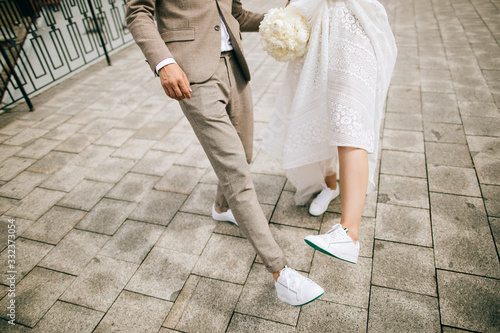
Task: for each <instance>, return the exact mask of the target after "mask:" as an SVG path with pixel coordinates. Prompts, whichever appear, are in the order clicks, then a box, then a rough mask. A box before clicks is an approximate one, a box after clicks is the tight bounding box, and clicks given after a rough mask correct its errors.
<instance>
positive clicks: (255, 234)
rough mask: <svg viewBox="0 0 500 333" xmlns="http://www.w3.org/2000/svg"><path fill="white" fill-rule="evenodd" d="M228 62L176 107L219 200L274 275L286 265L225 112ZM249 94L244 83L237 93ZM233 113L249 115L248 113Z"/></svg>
mask: <svg viewBox="0 0 500 333" xmlns="http://www.w3.org/2000/svg"><path fill="white" fill-rule="evenodd" d="M227 62H228V60H227V59H226V58H224V57H222V58H221V60H220V64H219V67H218V70H217V73H216V74H215V75H214V76H213V77H212V78H211V79H210V80H209V81H207V82H204V83H202V84H193V85H192V86H191V89H192V90H193V92H192V94H191V96H192V98H191V99H190V100H183V101H182V102H181V103H180V105H181V108H182V110H183V111H184V114H185V115H186V118H187V119H188V120H189V122H190V123H191V126H192V127H193V129H194V132H195V134H196V136H197V137H198V140H199V141H200V143H201V145H202V146H203V149H204V150H205V153H206V154H207V156H208V158H209V160H210V162H211V164H212V167H213V168H214V171H215V173H216V174H217V177H218V178H219V184H220V187H221V189H222V191H223V194H224V197H225V198H226V200H227V202H228V203H229V207H231V210H232V211H233V214H234V216H235V218H236V220H237V221H238V224H239V226H240V229H241V231H242V233H243V234H244V235H245V236H246V237H247V238H248V240H249V241H250V243H251V244H252V245H253V247H254V248H255V249H256V251H257V252H258V253H259V255H260V257H261V259H262V261H263V262H264V264H265V265H266V267H267V269H268V270H269V271H270V272H271V273H275V272H277V271H279V270H280V269H282V268H283V267H284V266H285V265H286V264H287V262H286V258H285V256H284V255H283V251H282V250H281V248H280V247H279V246H278V244H277V243H276V241H275V240H274V238H273V236H272V234H271V231H270V229H269V225H268V222H267V219H266V217H265V216H264V213H263V212H262V209H261V207H260V204H259V202H258V200H257V195H256V193H255V189H254V186H253V181H252V178H251V175H250V167H249V165H248V162H247V156H246V155H247V154H246V153H245V149H244V146H243V143H242V140H241V138H240V135H239V134H238V131H237V129H236V127H239V125H238V124H236V126H235V125H233V122H232V121H231V116H230V115H229V114H228V111H227V110H226V107H228V109H229V110H230V111H233V110H232V109H231V108H232V106H233V105H232V104H231V103H232V100H231V97H232V92H231V89H232V88H233V87H235V85H236V82H232V81H233V80H234V79H235V78H234V76H233V75H230V74H229V72H228V69H227V67H226V63H227ZM232 76H233V77H232ZM248 88H249V87H248V83H246V82H245V84H244V85H242V86H240V87H238V88H237V91H238V90H239V91H240V92H241V93H242V94H248V95H249V94H250V91H249V90H248V91H245V89H248ZM235 112H242V113H244V112H251V109H250V110H239V111H238V110H236V111H235ZM233 116H234V115H233ZM245 136H248V134H245Z"/></svg>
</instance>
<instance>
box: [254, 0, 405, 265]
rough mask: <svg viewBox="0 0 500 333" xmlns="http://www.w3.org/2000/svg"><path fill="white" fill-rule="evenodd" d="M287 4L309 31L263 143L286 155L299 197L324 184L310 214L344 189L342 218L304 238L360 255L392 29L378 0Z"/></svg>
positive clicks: (342, 254)
mask: <svg viewBox="0 0 500 333" xmlns="http://www.w3.org/2000/svg"><path fill="white" fill-rule="evenodd" d="M287 6H288V8H287V10H295V11H297V12H298V13H300V14H301V15H302V16H304V17H305V18H306V19H307V20H308V22H309V26H310V38H309V42H308V49H307V53H306V54H305V55H304V57H302V58H300V59H296V60H293V61H290V62H289V64H288V67H287V70H286V74H285V75H286V77H285V83H284V85H283V87H282V91H281V93H280V96H279V99H278V103H277V108H276V110H275V112H274V113H273V115H272V117H271V120H270V122H269V124H268V127H267V129H266V131H265V133H264V139H263V143H262V149H263V150H264V151H266V152H267V153H269V154H271V155H273V156H274V157H276V158H278V159H280V160H281V165H282V167H283V168H284V169H285V170H286V175H287V177H288V179H289V180H290V181H291V182H292V183H293V185H294V186H295V187H296V189H297V192H296V195H295V201H296V204H297V205H303V204H305V203H306V202H307V201H308V200H309V198H310V197H311V196H312V195H313V194H314V193H317V192H318V191H320V193H319V194H318V195H317V196H316V197H315V198H314V200H313V201H312V203H311V205H310V207H309V212H310V214H312V215H315V216H317V215H321V214H323V213H324V212H325V211H326V210H327V208H328V205H329V203H330V201H331V200H333V199H334V198H335V197H337V196H338V195H339V194H340V195H341V199H342V200H341V201H342V214H341V220H340V224H336V225H335V226H333V227H332V229H330V231H328V232H327V233H326V234H324V235H310V236H307V237H306V239H305V241H306V243H308V244H309V245H311V246H312V247H314V248H315V249H317V250H320V251H322V252H324V253H327V254H329V255H332V256H334V257H337V258H340V259H343V260H346V261H349V262H352V263H356V262H357V259H358V255H359V242H358V231H359V225H360V222H361V214H362V211H363V206H364V203H365V196H366V193H368V192H370V191H372V190H373V189H374V187H375V182H374V176H375V168H376V165H377V155H378V150H379V148H378V142H379V127H380V124H381V119H382V117H383V107H384V103H385V98H386V95H387V90H388V87H389V82H390V78H391V75H392V71H393V68H394V64H395V61H396V54H397V49H396V44H395V41H394V36H393V34H392V31H391V28H390V26H389V23H388V18H387V14H386V12H385V9H384V7H383V6H382V5H381V4H380V3H379V2H378V1H377V0H294V1H291V2H290V1H289V2H288V4H287ZM337 178H338V180H339V184H337Z"/></svg>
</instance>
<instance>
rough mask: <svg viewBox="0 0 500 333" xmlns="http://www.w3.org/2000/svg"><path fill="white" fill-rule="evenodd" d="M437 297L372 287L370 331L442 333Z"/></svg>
mask: <svg viewBox="0 0 500 333" xmlns="http://www.w3.org/2000/svg"><path fill="white" fill-rule="evenodd" d="M438 306H439V304H438V299H437V298H435V297H431V296H425V295H419V294H413V293H409V292H406V291H399V290H392V289H386V288H381V287H376V286H373V287H372V289H371V298H370V311H369V318H368V332H426V333H428V332H436V333H437V332H441V325H440V322H439V318H440V317H439V308H438Z"/></svg>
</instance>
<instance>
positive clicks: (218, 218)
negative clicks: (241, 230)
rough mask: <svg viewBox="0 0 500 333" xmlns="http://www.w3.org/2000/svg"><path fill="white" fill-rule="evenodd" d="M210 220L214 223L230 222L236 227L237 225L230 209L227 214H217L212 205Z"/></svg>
mask: <svg viewBox="0 0 500 333" xmlns="http://www.w3.org/2000/svg"><path fill="white" fill-rule="evenodd" d="M212 218H213V219H214V220H216V221H222V222H231V223H234V224H236V225H238V223H237V222H236V219H235V218H234V216H233V212H232V211H231V209H228V210H227V212H224V213H218V212H217V211H216V210H215V205H213V206H212Z"/></svg>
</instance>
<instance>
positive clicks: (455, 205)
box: [430, 193, 500, 278]
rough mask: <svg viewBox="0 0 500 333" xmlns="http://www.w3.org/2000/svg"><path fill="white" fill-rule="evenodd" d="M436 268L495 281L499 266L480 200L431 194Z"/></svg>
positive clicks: (499, 269) (499, 271) (499, 272)
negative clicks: (488, 277)
mask: <svg viewBox="0 0 500 333" xmlns="http://www.w3.org/2000/svg"><path fill="white" fill-rule="evenodd" d="M430 197H431V205H432V207H433V210H432V232H433V239H434V251H435V259H436V267H437V268H443V269H449V270H453V271H458V272H464V273H470V274H476V275H484V276H490V277H495V278H498V277H499V275H500V264H499V262H498V256H497V253H496V249H495V244H494V242H493V239H492V236H491V231H490V227H489V224H488V219H487V217H486V213H485V211H484V205H483V201H482V200H481V199H479V198H471V197H460V196H454V195H446V194H438V193H431V195H430Z"/></svg>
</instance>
